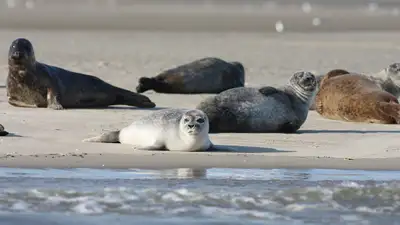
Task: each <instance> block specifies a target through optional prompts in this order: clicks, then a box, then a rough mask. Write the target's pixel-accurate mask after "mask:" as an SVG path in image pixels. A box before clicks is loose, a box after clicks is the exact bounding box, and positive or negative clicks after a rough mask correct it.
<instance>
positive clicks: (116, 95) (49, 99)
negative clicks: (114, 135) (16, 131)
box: [7, 38, 155, 110]
mask: <svg viewBox="0 0 400 225" xmlns="http://www.w3.org/2000/svg"><path fill="white" fill-rule="evenodd" d="M7 96H8V103H9V104H10V105H13V106H17V107H29V108H37V107H47V108H51V109H55V110H59V109H63V108H98V107H107V106H109V105H129V106H136V107H139V108H154V107H155V103H154V102H152V101H151V100H150V99H149V98H148V97H146V96H144V95H141V94H138V93H134V92H132V91H128V90H125V89H122V88H119V87H116V86H113V85H111V84H109V83H107V82H105V81H103V80H101V79H100V78H98V77H95V76H91V75H86V74H82V73H77V72H73V71H68V70H65V69H62V68H59V67H56V66H50V65H47V64H44V63H40V62H38V61H36V59H35V53H34V50H33V46H32V44H31V42H30V41H29V40H27V39H25V38H18V39H16V40H14V41H13V42H12V44H11V46H10V49H9V53H8V76H7Z"/></svg>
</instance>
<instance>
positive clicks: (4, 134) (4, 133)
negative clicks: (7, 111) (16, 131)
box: [0, 124, 8, 136]
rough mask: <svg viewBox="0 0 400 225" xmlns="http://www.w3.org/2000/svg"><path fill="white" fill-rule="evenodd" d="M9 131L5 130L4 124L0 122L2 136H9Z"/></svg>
mask: <svg viewBox="0 0 400 225" xmlns="http://www.w3.org/2000/svg"><path fill="white" fill-rule="evenodd" d="M7 135H8V132H7V131H5V130H4V127H3V125H1V124H0V136H7Z"/></svg>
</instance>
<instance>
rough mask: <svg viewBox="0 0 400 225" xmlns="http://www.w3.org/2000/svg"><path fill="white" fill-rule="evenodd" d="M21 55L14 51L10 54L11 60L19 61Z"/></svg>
mask: <svg viewBox="0 0 400 225" xmlns="http://www.w3.org/2000/svg"><path fill="white" fill-rule="evenodd" d="M22 55H23V54H22V53H21V52H19V51H14V52H13V53H11V59H14V60H19V59H21V58H22Z"/></svg>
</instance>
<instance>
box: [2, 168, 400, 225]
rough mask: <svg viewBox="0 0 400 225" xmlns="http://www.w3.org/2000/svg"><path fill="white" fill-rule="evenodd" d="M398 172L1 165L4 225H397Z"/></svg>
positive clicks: (399, 213)
mask: <svg viewBox="0 0 400 225" xmlns="http://www.w3.org/2000/svg"><path fill="white" fill-rule="evenodd" d="M399 219H400V172H396V171H390V172H383V171H382V172H379V171H354V170H320V169H318V170H312V169H311V170H284V169H275V170H263V169H216V168H213V169H208V170H194V169H175V170H162V171H157V170H138V169H132V170H94V169H66V170H58V169H11V168H0V225H3V224H17V225H18V224H110V223H112V224H279V225H280V224H378V223H379V224H380V225H383V224H400V222H398V221H400V220H399Z"/></svg>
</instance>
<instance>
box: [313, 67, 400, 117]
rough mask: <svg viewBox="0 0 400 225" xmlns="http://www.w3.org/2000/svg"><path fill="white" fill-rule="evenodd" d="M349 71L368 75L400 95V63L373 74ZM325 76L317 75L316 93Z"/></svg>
mask: <svg viewBox="0 0 400 225" xmlns="http://www.w3.org/2000/svg"><path fill="white" fill-rule="evenodd" d="M334 70H337V71H340V70H342V69H334ZM332 71H333V70H332ZM332 71H330V72H332ZM343 71H346V70H343ZM346 72H347V71H346ZM348 73H349V74H350V75H351V74H359V75H364V76H366V77H368V79H370V80H371V81H373V82H374V83H376V84H377V85H379V86H380V87H381V89H382V90H385V91H387V92H389V93H390V94H392V95H394V96H396V98H399V97H400V63H391V64H390V65H389V66H387V67H385V68H384V69H382V70H381V71H379V72H377V73H371V74H360V73H354V72H348ZM324 76H325V74H323V75H318V76H316V77H317V91H316V92H315V94H317V93H318V90H319V86H320V84H319V83H320V81H321V78H322V77H324ZM310 110H315V96H314V97H313V100H312V104H311V105H310Z"/></svg>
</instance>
